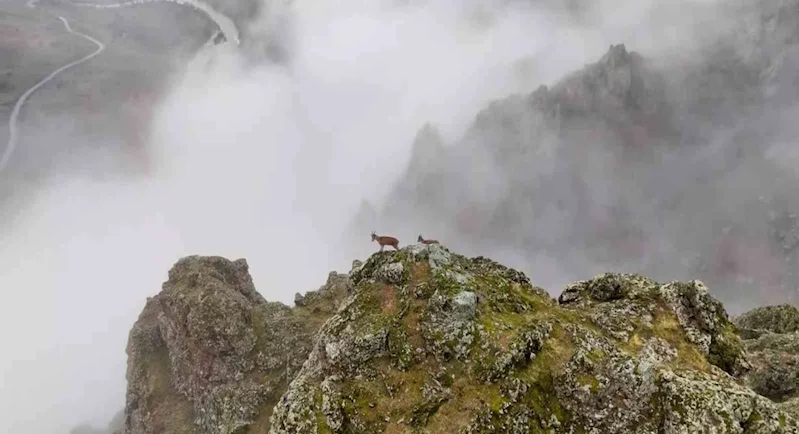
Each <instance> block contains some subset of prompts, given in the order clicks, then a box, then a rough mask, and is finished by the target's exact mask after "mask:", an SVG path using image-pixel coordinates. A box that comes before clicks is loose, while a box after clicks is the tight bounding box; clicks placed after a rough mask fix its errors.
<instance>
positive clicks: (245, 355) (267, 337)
mask: <svg viewBox="0 0 799 434" xmlns="http://www.w3.org/2000/svg"><path fill="white" fill-rule="evenodd" d="M247 269H248V267H247V263H246V262H245V261H244V260H243V259H240V260H238V261H234V262H231V261H228V260H226V259H223V258H218V257H196V256H195V257H187V258H184V259H181V260H180V261H179V262H178V263H177V264H176V265H175V266H174V267H173V268H172V270H170V272H169V281H167V282H166V283H165V284H164V287H163V290H162V291H161V293H160V294H158V295H157V296H155V297H153V298H151V299H149V300H148V301H147V304H146V306H145V308H144V311H143V312H142V313H141V315H140V316H139V319H138V321H136V324H135V326H134V327H133V330H131V332H130V338H129V342H128V348H127V353H128V372H127V380H128V393H127V403H126V412H125V413H126V418H125V426H126V431H125V432H126V433H130V434H140V433H233V432H236V433H242V432H264V431H265V430H268V428H269V417H270V415H271V409H272V406H273V405H274V404H275V403H276V402H277V400H278V399H279V398H280V396H281V395H282V394H283V391H284V390H285V388H286V386H287V385H288V383H289V382H290V381H291V380H292V379H293V378H294V376H295V374H296V373H297V371H298V370H299V369H300V367H301V366H302V363H303V362H304V360H305V359H306V358H307V355H308V353H309V352H310V350H311V348H312V343H313V335H314V333H315V332H316V330H317V329H318V328H319V326H320V325H321V324H322V323H324V321H325V320H326V319H327V318H328V317H329V316H330V315H332V314H333V313H334V312H335V309H336V307H337V306H338V304H339V301H340V300H341V299H342V298H343V297H344V296H345V295H346V294H347V292H348V291H349V282H348V280H347V279H346V276H343V277H342V276H339V275H336V274H331V275H330V278H329V280H328V283H327V285H325V286H324V287H323V288H322V289H321V290H319V291H318V292H317V293H315V294H313V295H312V296H309V297H306V300H305V302H304V303H303V306H301V307H297V308H294V309H290V308H289V307H287V306H285V305H283V304H280V303H270V302H267V301H266V300H264V299H263V298H262V297H261V295H260V294H258V293H257V292H256V291H255V288H254V287H253V284H252V280H251V278H250V275H249V273H248V272H247Z"/></svg>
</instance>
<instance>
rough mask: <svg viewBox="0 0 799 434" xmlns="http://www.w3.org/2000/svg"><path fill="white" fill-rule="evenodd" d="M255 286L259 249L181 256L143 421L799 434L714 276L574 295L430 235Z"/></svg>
mask: <svg viewBox="0 0 799 434" xmlns="http://www.w3.org/2000/svg"><path fill="white" fill-rule="evenodd" d="M250 289H252V290H253V291H254V288H252V286H251V279H250V278H249V276H248V275H247V272H246V262H244V261H243V260H239V261H228V260H225V259H223V258H206V257H197V256H194V257H189V258H184V259H182V260H181V261H179V262H178V264H176V266H175V267H174V268H173V270H172V272H170V279H169V281H168V282H166V283H165V284H164V287H163V290H162V292H161V293H160V294H158V295H157V296H155V297H153V298H152V299H150V300H149V301H148V303H147V306H146V307H145V309H144V312H142V315H141V316H140V318H139V320H138V321H137V323H136V325H135V326H134V329H133V331H132V332H131V340H130V343H129V346H128V352H129V354H130V359H129V371H128V380H129V390H128V404H127V408H126V431H125V432H126V433H130V434H139V433H166V432H169V433H182V432H186V433H188V432H192V433H226V434H230V433H237V434H238V433H270V434H284V433H285V434H288V433H291V434H303V433H378V432H427V433H463V434H465V433H488V432H494V433H527V432H555V433H561V432H562V433H569V432H620V433H623V432H637V433H681V432H695V430H696V429H699V428H698V427H712V430H713V432H717V433H733V432H734V433H775V434H776V433H799V426H797V422H796V420H794V419H793V418H792V417H791V416H789V415H788V413H785V412H781V411H780V410H779V408H778V406H783V407H782V408H784V409H785V410H787V411H790V408H787V407H784V405H787V404H784V403H782V402H781V403H779V404H775V402H773V401H771V400H770V399H768V398H766V397H764V396H760V395H758V394H757V393H756V392H755V391H753V390H751V389H749V388H748V387H746V386H745V385H744V383H745V382H748V381H750V380H749V379H748V378H749V377H747V371H748V369H749V365H748V362H747V356H746V351H745V350H744V348H743V344H742V342H741V340H740V338H738V336H737V335H735V333H734V331H735V328H734V326H733V325H732V323H731V322H730V321H729V319H728V318H727V314H726V312H725V311H724V308H723V306H722V305H721V304H720V303H719V302H718V301H716V300H715V299H714V298H713V297H712V295H711V291H710V290H709V289H708V288H707V287H705V286H704V285H703V284H702V283H701V282H698V281H692V282H670V283H665V284H663V283H658V282H655V281H653V280H651V279H648V278H646V277H643V276H638V275H627V274H613V273H608V274H603V275H600V276H597V277H596V278H594V279H590V280H587V281H581V282H576V283H574V284H572V285H569V286H568V287H567V288H566V289H565V290H564V291H563V293H562V294H561V296H560V297H559V298H558V300H557V301H556V300H554V299H553V298H551V297H550V296H549V294H548V293H547V292H546V291H544V290H543V289H541V288H539V287H537V286H535V285H533V284H532V282H531V280H530V279H529V278H528V277H527V276H526V275H525V274H524V273H521V272H519V271H517V270H514V269H511V268H508V267H505V266H503V265H501V264H499V263H497V262H495V261H492V260H491V259H488V258H485V257H475V258H468V257H465V256H462V255H459V254H456V253H454V252H451V251H450V250H449V249H447V248H446V247H444V246H441V245H429V246H428V245H422V244H414V245H409V246H406V247H403V248H402V249H400V250H398V251H384V252H379V253H375V254H373V255H371V256H370V257H369V258H368V259H367V260H366V261H359V260H356V261H354V262H353V266H352V270H351V271H350V273H349V274H339V273H335V272H333V273H330V274H329V276H328V280H327V283H326V284H325V285H324V286H323V287H322V288H320V289H319V290H318V291H315V292H310V293H307V294H305V295H298V297H297V299H298V303H297V305H296V307H294V308H289V307H287V306H284V305H281V304H279V303H269V302H267V301H265V300H263V299H262V298H260V295H258V293H257V292H252V293H251V292H250ZM758 366H759V365H758ZM750 384H752V383H750ZM775 399H776V398H775ZM780 399H783V396H782V395H781V396H780ZM786 402H791V401H790V400H788V401H786ZM610 403H612V404H610Z"/></svg>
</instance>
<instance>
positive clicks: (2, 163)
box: [0, 0, 240, 174]
mask: <svg viewBox="0 0 799 434" xmlns="http://www.w3.org/2000/svg"><path fill="white" fill-rule="evenodd" d="M36 2H37V0H28V2H27V3H26V5H27V6H28V7H30V8H35V7H36ZM160 2H171V3H177V4H179V5H184V6H191V7H193V8H195V9H198V10H200V11H202V12H203V13H205V15H207V16H208V18H210V19H211V21H213V22H214V23H216V25H217V27H219V31H220V32H221V33H222V34H223V35H224V36H225V37H226V39H230V38H232V39H233V41H235V42H236V45H238V44H239V42H240V41H239V32H238V28H236V25H235V24H234V23H233V20H231V19H230V18H229V17H227V16H226V15H223V14H221V13H219V12H217V11H216V10H214V9H213V8H212V7H211V6H209V5H207V4H205V3H203V2H202V1H200V0H131V1H126V2H122V3H107V4H99V3H86V2H72V1H68V2H67V3H69V4H71V5H73V6H77V7H90V8H95V9H107V8H119V7H127V6H135V5H140V4H145V3H160ZM58 18H59V19H60V20H61V21H62V22H63V23H64V27H66V29H67V31H68V32H69V33H73V34H75V35H78V36H80V37H82V38H84V39H87V40H89V41H91V42H92V43H93V44H95V45H97V50H95V51H94V52H93V53H91V54H89V55H87V56H85V57H82V58H80V59H78V60H75V61H74V62H70V63H68V64H66V65H64V66H62V67H61V68H58V69H57V70H55V71H53V73H52V74H50V75H48V76H47V77H45V78H44V79H43V80H42V81H40V82H38V83H36V84H35V85H34V86H33V87H31V88H30V89H28V90H27V91H26V92H25V93H23V94H22V96H21V97H20V98H19V99H18V100H17V102H16V104H15V105H14V110H13V111H12V112H11V117H10V118H9V119H8V132H9V133H8V143H7V144H6V147H5V149H4V150H3V155H2V157H0V174H2V173H3V171H4V170H5V168H6V166H7V165H8V161H9V159H11V156H12V155H13V154H14V150H15V149H16V148H17V135H18V134H17V117H19V112H20V110H21V109H22V106H23V105H25V101H27V99H28V97H29V96H30V95H31V94H32V93H33V92H35V91H36V90H37V89H39V88H40V87H42V86H44V85H45V84H46V83H47V82H48V81H50V80H52V79H53V78H54V77H55V76H57V75H58V74H60V73H61V72H64V71H65V70H67V69H69V68H72V67H73V66H77V65H80V64H81V63H84V62H86V61H88V60H89V59H91V58H92V57H94V56H97V55H98V54H100V53H101V52H103V50H105V44H103V43H102V42H100V41H98V40H97V39H94V38H92V37H91V36H89V35H85V34H83V33H80V32H76V31H74V30H72V28H71V27H70V26H69V21H67V20H66V18H64V17H61V16H59V17H58ZM215 37H216V35H214V36H212V37H211V39H212V40H213V39H215Z"/></svg>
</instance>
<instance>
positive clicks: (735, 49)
mask: <svg viewBox="0 0 799 434" xmlns="http://www.w3.org/2000/svg"><path fill="white" fill-rule="evenodd" d="M718 10H719V11H720V12H723V13H720V14H719V16H718V19H716V20H713V21H712V22H710V23H709V24H710V28H711V29H718V30H717V32H715V33H714V32H713V31H712V30H711V32H710V33H708V34H707V37H704V38H691V39H690V41H686V43H685V44H683V45H682V46H680V47H677V48H678V49H667V50H662V51H654V52H652V53H647V52H646V51H641V52H637V51H632V50H631V47H630V46H629V45H624V44H618V45H612V46H611V47H610V49H609V50H608V51H607V52H606V53H605V54H604V56H602V57H601V58H599V59H598V60H595V61H593V62H592V63H591V64H589V65H587V66H586V67H585V68H582V69H579V70H576V71H574V72H572V73H570V74H568V75H567V76H565V77H564V78H562V79H559V80H556V81H554V82H553V83H551V84H549V86H550V87H547V86H546V85H545V84H546V83H545V84H544V85H542V86H541V87H539V88H537V89H536V90H533V91H531V92H525V93H520V94H515V95H512V96H509V97H506V98H503V99H499V100H496V101H494V102H492V103H491V104H489V105H488V106H487V107H485V108H484V109H483V110H481V111H480V112H479V113H478V114H477V115H476V117H475V119H474V121H473V122H472V124H471V125H470V126H469V127H468V129H467V130H466V131H465V132H464V133H463V134H459V135H457V136H455V137H453V138H450V139H445V138H444V137H443V136H442V135H441V134H440V133H439V132H438V131H437V130H436V127H435V125H426V126H424V127H423V128H422V129H421V130H420V132H419V133H418V135H417V136H416V138H415V140H414V142H413V147H412V149H413V150H412V153H411V157H410V162H409V163H408V169H407V172H406V173H405V175H404V176H403V177H401V178H400V179H399V180H398V181H397V182H396V183H395V184H394V185H395V187H394V189H393V191H392V193H391V194H390V195H389V196H388V198H387V199H385V200H384V201H382V202H381V203H382V204H384V205H383V206H382V209H380V210H379V211H377V212H375V213H374V215H372V216H371V217H367V214H370V213H373V211H370V210H368V209H366V208H364V209H363V210H362V215H361V216H360V217H358V218H357V219H359V220H358V221H356V222H355V223H354V225H353V227H354V228H357V229H356V231H357V232H360V233H366V232H365V231H366V230H368V229H369V228H375V227H376V228H396V227H401V228H402V229H403V233H407V235H406V236H410V235H411V234H412V233H414V232H413V231H414V230H416V231H417V232H418V231H424V232H425V233H431V234H434V235H435V236H436V237H437V238H445V239H448V240H450V242H451V243H453V244H457V245H459V246H464V247H468V248H470V249H474V251H489V252H493V253H494V254H495V255H497V256H499V257H502V258H505V260H508V261H511V262H512V263H513V264H517V265H518V266H519V267H521V268H522V269H525V270H528V271H529V272H530V273H531V275H533V276H536V277H537V278H538V279H539V281H542V282H544V283H546V284H547V285H546V286H550V285H554V287H560V286H562V285H563V284H565V283H566V282H567V281H571V280H574V279H577V278H586V277H589V276H591V275H593V274H595V273H597V272H600V271H601V270H606V269H613V270H619V271H629V272H643V273H646V274H649V275H654V276H658V277H659V278H666V277H667V276H672V277H677V276H679V277H682V278H688V277H689V276H690V277H698V278H702V279H704V280H705V281H708V282H712V283H713V286H714V287H717V288H720V289H719V290H718V291H719V297H720V298H721V299H722V300H724V301H726V302H727V303H729V308H730V309H731V310H738V309H744V308H748V307H751V306H754V305H759V304H761V303H763V302H767V303H768V302H784V301H791V300H792V301H794V302H795V301H796V300H797V299H798V297H799V292H797V288H799V276H797V275H796V274H795V273H794V272H793V270H794V269H796V265H797V263H796V261H797V259H799V258H797V256H796V254H795V249H796V247H797V241H796V240H797V239H796V236H797V234H799V232H797V230H799V228H797V227H796V215H797V209H799V208H798V207H799V203H797V200H796V196H795V193H794V188H793V186H795V185H796V182H797V178H796V171H795V170H794V169H793V165H792V164H791V162H792V161H793V160H792V158H795V157H793V155H795V151H793V150H792V146H791V143H793V144H795V143H796V137H797V132H799V131H797V127H796V124H795V122H794V121H793V119H794V117H795V115H796V113H797V101H799V99H798V98H797V96H799V94H798V93H797V92H799V87H797V83H799V81H797V74H796V72H795V66H796V64H797V62H798V61H799V51H797V49H799V45H797V41H799V3H796V2H758V3H756V4H731V3H720V4H719V6H718ZM696 26H697V27H690V26H689V27H688V28H687V29H684V31H688V33H689V34H694V35H698V34H701V28H702V27H704V26H705V23H704V22H700V23H697V24H696ZM386 230H388V229H386ZM567 270H568V271H567Z"/></svg>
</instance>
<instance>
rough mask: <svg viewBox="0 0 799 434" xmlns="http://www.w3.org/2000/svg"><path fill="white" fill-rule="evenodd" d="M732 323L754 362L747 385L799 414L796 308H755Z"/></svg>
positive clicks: (798, 350)
mask: <svg viewBox="0 0 799 434" xmlns="http://www.w3.org/2000/svg"><path fill="white" fill-rule="evenodd" d="M735 323H736V325H737V326H738V327H739V328H740V329H741V335H742V336H743V337H744V338H745V340H744V342H745V345H746V350H747V351H748V352H749V360H750V361H751V362H752V365H753V370H752V372H751V374H750V375H749V378H748V384H749V386H750V387H751V388H752V389H754V390H755V391H756V392H757V393H759V394H761V395H763V396H766V397H768V398H771V399H772V400H774V401H776V402H778V403H779V406H780V407H781V408H783V409H784V410H785V411H786V412H788V413H792V414H793V415H794V417H799V309H797V308H796V307H794V306H789V305H780V306H769V307H762V308H757V309H754V310H752V311H750V312H747V313H746V314H744V315H741V316H740V317H738V318H736V319H735Z"/></svg>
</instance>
